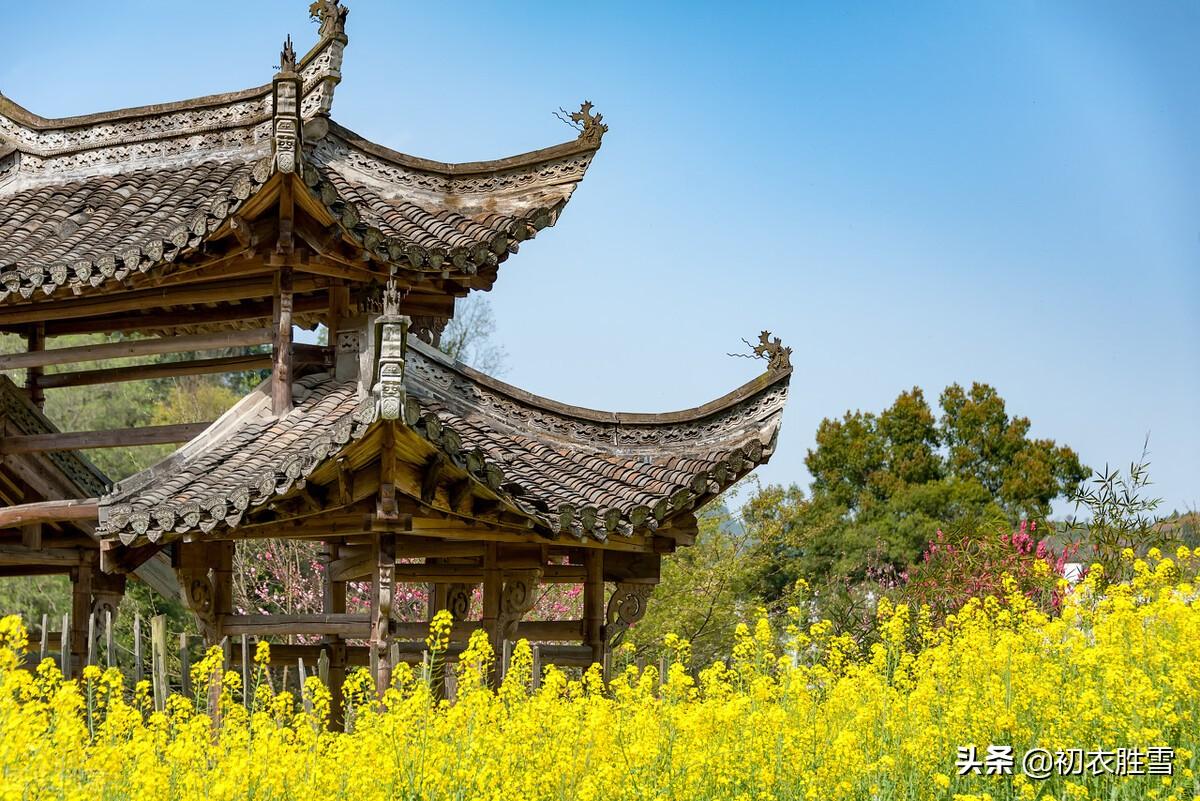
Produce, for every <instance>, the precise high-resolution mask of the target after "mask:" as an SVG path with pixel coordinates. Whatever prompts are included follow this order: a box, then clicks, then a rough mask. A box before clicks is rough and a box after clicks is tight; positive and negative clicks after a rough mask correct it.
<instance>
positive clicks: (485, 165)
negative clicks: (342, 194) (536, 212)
mask: <svg viewBox="0 0 1200 801" xmlns="http://www.w3.org/2000/svg"><path fill="white" fill-rule="evenodd" d="M329 130H330V133H332V134H334V136H336V137H337V138H338V139H341V140H342V141H344V142H345V143H346V144H348V145H351V146H353V147H355V148H357V149H359V150H361V151H363V152H365V153H367V154H369V155H371V156H375V157H376V158H379V159H382V160H383V161H386V162H389V163H391V164H395V165H398V166H400V167H406V168H408V169H412V170H420V171H422V172H433V173H441V174H443V175H447V176H451V177H457V176H473V175H486V174H490V173H496V172H503V171H505V170H512V169H520V168H522V167H530V166H533V165H536V164H541V163H543V162H547V161H553V160H556V159H560V158H564V157H568V156H574V155H578V154H583V153H595V152H596V151H597V150H599V149H600V141H601V140H600V137H599V136H596V137H592V138H585V137H583V136H579V137H577V138H575V139H572V140H570V141H568V142H561V143H559V144H557V145H551V146H550V147H543V148H540V149H538V150H530V151H528V152H526V153H519V154H517V155H515V156H507V157H504V158H497V159H489V160H484V161H462V162H447V161H437V160H435V159H427V158H422V157H420V156H412V155H409V154H408V153H402V152H400V151H399V150H392V149H391V148H389V147H385V146H384V145H380V144H377V143H375V142H372V141H371V140H369V139H367V138H365V137H363V136H362V135H361V134H358V133H355V132H354V131H352V130H350V129H349V128H347V127H345V126H344V125H341V124H339V123H337V122H336V121H334V120H330V121H329Z"/></svg>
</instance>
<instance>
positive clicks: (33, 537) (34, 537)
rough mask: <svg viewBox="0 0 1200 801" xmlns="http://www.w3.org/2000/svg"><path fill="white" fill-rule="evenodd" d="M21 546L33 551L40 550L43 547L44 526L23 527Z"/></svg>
mask: <svg viewBox="0 0 1200 801" xmlns="http://www.w3.org/2000/svg"><path fill="white" fill-rule="evenodd" d="M21 544H22V545H23V546H25V547H26V548H29V549H31V550H35V551H36V550H38V549H39V548H41V547H42V524H41V523H30V524H29V525H27V526H21Z"/></svg>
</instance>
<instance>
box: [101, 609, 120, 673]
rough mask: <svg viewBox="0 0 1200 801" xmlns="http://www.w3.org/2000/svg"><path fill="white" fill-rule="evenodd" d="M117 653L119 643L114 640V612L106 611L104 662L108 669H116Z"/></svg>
mask: <svg viewBox="0 0 1200 801" xmlns="http://www.w3.org/2000/svg"><path fill="white" fill-rule="evenodd" d="M116 653H117V643H116V640H114V639H113V624H112V610H111V609H105V610H104V661H105V662H107V663H108V665H107V666H108V667H116V666H117V663H116V662H115V661H114V658H115V656H116Z"/></svg>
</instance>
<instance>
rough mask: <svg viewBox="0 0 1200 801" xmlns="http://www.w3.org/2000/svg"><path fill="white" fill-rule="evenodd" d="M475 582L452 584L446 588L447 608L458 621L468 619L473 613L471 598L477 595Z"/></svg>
mask: <svg viewBox="0 0 1200 801" xmlns="http://www.w3.org/2000/svg"><path fill="white" fill-rule="evenodd" d="M475 586H476V585H474V584H451V585H450V586H449V587H447V588H446V610H447V611H449V612H450V615H451V617H453V618H454V619H455V620H456V621H460V622H461V621H463V620H466V619H467V615H469V614H470V613H471V598H472V597H473V596H474V595H475Z"/></svg>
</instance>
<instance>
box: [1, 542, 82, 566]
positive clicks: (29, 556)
mask: <svg viewBox="0 0 1200 801" xmlns="http://www.w3.org/2000/svg"><path fill="white" fill-rule="evenodd" d="M87 559H88V556H87V553H86V552H84V551H81V550H79V549H78V548H27V547H25V546H24V545H0V565H46V566H56V567H74V566H76V565H82V564H86V562H87Z"/></svg>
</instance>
